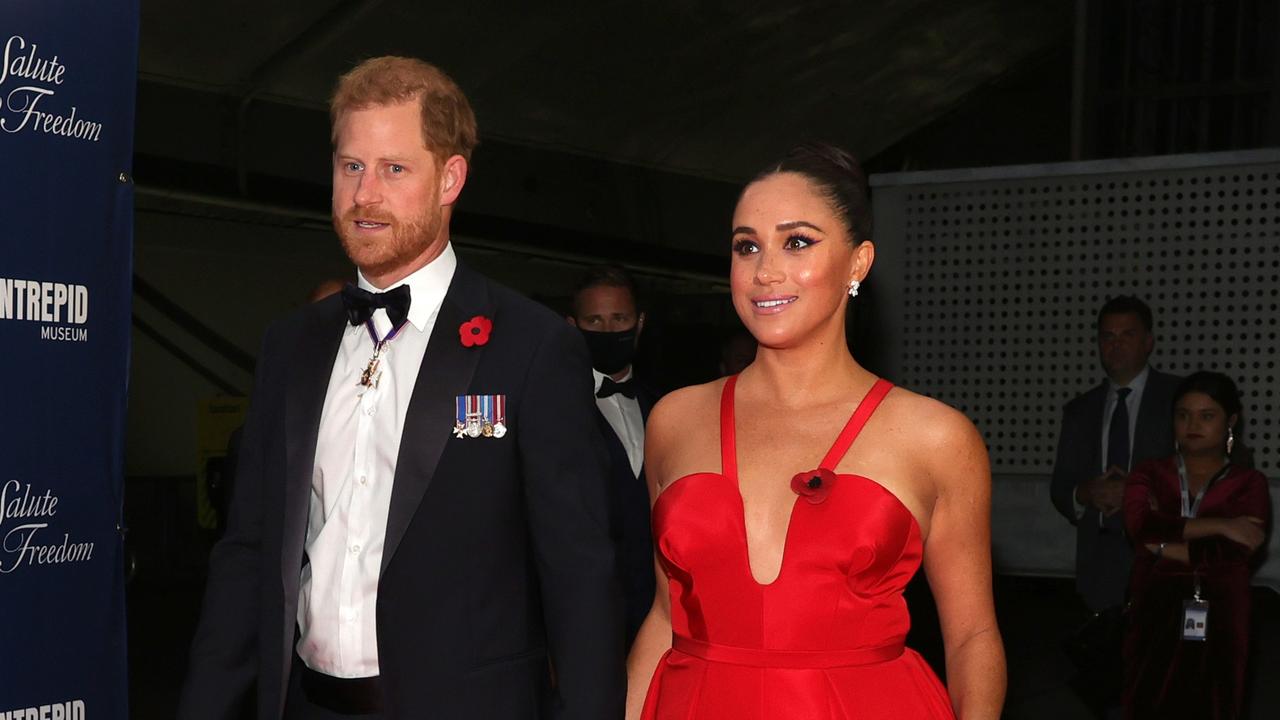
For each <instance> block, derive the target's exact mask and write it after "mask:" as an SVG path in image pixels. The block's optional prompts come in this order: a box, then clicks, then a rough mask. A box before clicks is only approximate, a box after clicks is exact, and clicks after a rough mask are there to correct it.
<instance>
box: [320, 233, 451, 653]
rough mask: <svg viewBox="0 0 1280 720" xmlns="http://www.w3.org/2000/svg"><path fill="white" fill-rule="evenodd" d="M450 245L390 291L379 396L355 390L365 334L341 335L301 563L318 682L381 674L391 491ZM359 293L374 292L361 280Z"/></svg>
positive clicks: (444, 283)
mask: <svg viewBox="0 0 1280 720" xmlns="http://www.w3.org/2000/svg"><path fill="white" fill-rule="evenodd" d="M457 265H458V261H457V256H456V255H454V252H453V247H452V245H446V246H445V249H444V252H443V253H441V255H440V256H439V257H437V258H436V259H435V260H432V261H431V262H430V263H428V264H427V265H426V266H425V267H422V268H420V269H418V270H416V271H415V272H414V273H413V274H411V275H409V276H408V277H407V278H405V279H404V280H402V281H400V282H398V283H395V284H394V285H392V286H391V287H392V288H393V287H397V286H399V285H408V286H409V288H410V304H409V316H408V321H407V322H406V323H405V324H404V326H403V327H402V328H401V329H400V332H399V333H398V334H397V335H396V336H395V337H394V338H392V339H391V340H390V342H388V343H387V346H386V348H385V349H384V351H383V355H382V359H381V362H380V364H379V370H380V371H381V376H380V377H379V379H378V383H377V387H374V388H368V389H366V388H364V387H361V386H360V385H359V383H358V381H359V379H360V374H361V372H362V371H363V370H364V369H365V366H366V365H367V364H368V362H369V359H370V358H371V357H372V356H373V351H374V343H373V339H372V338H371V337H370V335H369V331H368V329H367V328H366V327H365V326H364V325H361V326H359V327H351V326H348V327H347V328H346V331H345V332H344V333H343V336H342V344H341V345H340V347H339V348H338V354H337V357H336V358H335V359H334V362H333V371H332V373H331V374H330V376H329V389H328V392H327V393H326V395H325V400H324V410H323V411H322V413H321V415H320V433H319V436H318V438H317V442H316V456H315V467H314V469H313V471H312V478H311V500H310V510H309V513H308V518H307V537H306V545H305V548H306V554H307V558H308V559H309V561H310V562H309V564H307V566H306V567H304V568H303V569H302V576H301V583H300V586H299V592H298V626H299V628H300V629H301V631H302V634H301V638H300V639H299V641H298V656H299V657H301V658H302V661H303V662H305V663H306V664H307V667H309V668H311V669H312V670H315V671H317V672H321V673H324V674H326V675H331V676H334V677H342V678H356V677H369V676H371V675H377V674H378V635H377V618H376V613H375V609H376V607H377V601H378V576H379V574H380V572H381V567H382V553H383V542H384V540H385V537H386V533H387V514H388V512H389V511H390V508H391V484H392V480H393V479H394V478H395V472H396V458H397V455H398V453H399V451H400V433H401V431H402V430H403V428H404V418H405V412H406V411H407V410H408V407H409V398H410V397H411V396H412V394H413V386H414V383H415V382H416V381H417V378H418V368H419V366H420V365H421V364H422V357H423V353H424V352H426V349H427V340H428V339H429V338H430V337H431V330H432V328H433V327H434V326H435V323H436V317H437V316H438V315H439V313H440V306H441V304H442V303H443V302H444V296H445V293H446V291H447V290H448V289H449V282H450V281H451V280H452V279H453V273H454V269H455V268H457ZM359 286H360V287H361V288H363V289H365V290H371V291H378V290H390V289H391V288H375V287H373V285H371V284H370V283H369V281H368V280H366V279H365V277H364V275H360V276H359ZM372 320H373V324H374V326H375V330H376V331H377V333H378V337H379V338H385V337H386V334H387V333H388V332H390V331H391V321H390V320H389V319H388V318H387V312H386V310H382V309H378V310H376V311H374V314H373V318H372Z"/></svg>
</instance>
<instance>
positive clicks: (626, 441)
mask: <svg viewBox="0 0 1280 720" xmlns="http://www.w3.org/2000/svg"><path fill="white" fill-rule="evenodd" d="M569 323H570V324H571V325H573V326H575V327H577V328H578V330H580V331H581V332H582V336H583V337H584V338H585V339H586V341H587V349H588V351H589V352H590V353H591V375H592V377H593V378H594V380H595V387H596V408H597V410H598V412H597V416H596V420H597V423H598V424H599V426H600V431H601V433H602V434H603V436H604V438H605V444H606V446H607V447H608V449H609V470H610V472H609V481H608V482H609V493H610V497H611V512H610V516H611V519H612V527H613V541H614V546H615V547H616V549H617V554H618V567H619V571H620V573H621V577H622V587H623V594H624V598H623V599H624V607H625V611H626V625H627V643H628V644H630V642H631V640H632V639H633V638H634V637H635V635H636V632H637V631H638V630H639V629H640V624H641V623H642V622H644V618H645V615H647V614H648V612H649V607H650V606H651V605H652V604H653V593H654V575H653V573H654V566H653V539H652V533H651V531H650V526H649V490H648V485H647V484H646V483H645V478H644V424H645V422H646V421H647V420H648V419H649V410H650V409H652V408H653V404H654V402H655V401H656V399H657V398H656V397H655V396H654V394H653V393H652V392H650V391H649V390H648V389H647V388H645V387H644V385H643V384H641V383H640V381H638V380H637V379H636V377H635V375H634V372H633V371H632V367H631V363H632V360H633V359H634V358H635V352H636V347H637V343H638V342H639V340H640V333H641V332H642V331H643V330H644V313H643V312H640V311H639V310H638V307H637V304H636V286H635V281H634V280H633V279H632V277H631V275H630V274H629V273H628V272H627V271H626V270H625V269H623V268H621V267H617V266H612V265H605V266H597V267H593V268H590V269H589V270H588V271H587V273H586V275H585V276H584V277H583V279H582V281H581V282H580V283H579V285H578V287H577V290H576V291H575V292H574V294H573V315H572V316H570V317H569Z"/></svg>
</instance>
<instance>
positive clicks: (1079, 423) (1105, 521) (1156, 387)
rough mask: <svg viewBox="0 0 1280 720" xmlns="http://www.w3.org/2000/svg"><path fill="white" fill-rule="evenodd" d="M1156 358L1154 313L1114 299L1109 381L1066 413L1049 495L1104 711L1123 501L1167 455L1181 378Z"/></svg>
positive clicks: (1107, 346)
mask: <svg viewBox="0 0 1280 720" xmlns="http://www.w3.org/2000/svg"><path fill="white" fill-rule="evenodd" d="M1154 348H1155V335H1154V333H1153V332H1152V316H1151V309H1150V308H1149V307H1147V305H1146V303H1144V302H1142V301H1141V300H1139V299H1138V298H1135V297H1126V296H1121V297H1116V298H1112V299H1111V300H1109V301H1107V303H1106V304H1105V305H1103V307H1102V310H1100V311H1099V313H1098V356H1099V359H1100V361H1101V363H1102V369H1103V370H1104V371H1105V372H1106V375H1107V379H1106V380H1104V381H1103V382H1102V383H1101V384H1100V385H1098V386H1097V387H1095V388H1093V389H1092V390H1089V391H1088V392H1086V393H1084V394H1082V395H1079V396H1077V397H1076V398H1075V399H1073V400H1071V401H1070V402H1068V403H1067V404H1066V406H1065V407H1064V408H1063V412H1062V431H1061V433H1060V434H1059V436H1058V455H1057V460H1056V461H1055V462H1054V465H1053V480H1052V484H1051V487H1050V494H1051V496H1052V498H1053V504H1054V507H1056V508H1057V509H1058V512H1060V513H1062V515H1063V516H1064V517H1065V518H1066V519H1067V520H1068V521H1070V522H1071V523H1072V524H1073V525H1075V526H1076V589H1077V591H1078V592H1079V593H1080V596H1081V599H1083V601H1084V603H1085V605H1086V606H1087V607H1088V608H1089V610H1090V611H1091V612H1092V613H1095V614H1098V615H1100V616H1101V617H1103V618H1104V620H1103V621H1101V622H1100V623H1098V624H1099V625H1102V624H1106V625H1108V626H1114V629H1113V630H1108V631H1107V632H1106V633H1102V634H1105V635H1109V636H1111V637H1112V638H1113V639H1111V640H1107V641H1105V643H1104V644H1106V645H1108V646H1109V647H1110V649H1109V650H1107V654H1108V655H1114V657H1113V658H1111V659H1109V660H1108V663H1107V664H1108V665H1110V667H1108V668H1105V669H1104V668H1095V670H1097V671H1098V672H1097V673H1095V677H1094V679H1092V680H1090V681H1089V682H1090V683H1092V684H1094V685H1107V686H1108V687H1106V688H1105V689H1103V690H1101V691H1100V692H1098V693H1095V697H1102V699H1101V700H1100V702H1101V703H1102V704H1104V705H1106V704H1110V700H1111V699H1113V698H1112V696H1114V699H1115V700H1118V695H1116V693H1118V690H1119V681H1120V678H1119V667H1118V663H1119V646H1118V644H1117V642H1116V641H1115V638H1116V633H1118V628H1119V612H1120V608H1121V607H1122V606H1123V605H1124V602H1125V592H1126V589H1127V587H1128V582H1129V568H1130V565H1131V564H1132V561H1133V554H1132V551H1131V550H1130V547H1129V540H1128V538H1127V537H1125V532H1124V517H1123V513H1122V511H1121V507H1120V505H1121V500H1122V498H1123V495H1124V482H1125V477H1126V476H1127V475H1128V474H1129V470H1130V469H1131V468H1133V467H1134V466H1136V465H1138V464H1139V463H1141V462H1144V461H1146V460H1149V459H1152V458H1160V457H1168V456H1169V455H1171V454H1172V453H1173V423H1172V416H1173V393H1174V391H1175V390H1176V389H1177V384H1178V380H1179V379H1178V378H1177V377H1174V376H1172V375H1168V374H1166V373H1162V372H1160V371H1159V370H1156V369H1154V368H1152V367H1151V366H1150V365H1148V363H1147V361H1148V358H1149V357H1150V356H1151V351H1152V349H1154Z"/></svg>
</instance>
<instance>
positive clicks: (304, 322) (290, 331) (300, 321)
mask: <svg viewBox="0 0 1280 720" xmlns="http://www.w3.org/2000/svg"><path fill="white" fill-rule="evenodd" d="M344 318H345V315H344V312H343V310H342V298H341V297H340V296H339V295H337V294H334V295H330V296H329V297H327V298H325V299H323V300H319V301H317V302H313V303H307V304H305V305H302V306H301V307H298V308H294V309H293V310H290V311H289V312H287V313H285V314H284V315H281V316H280V317H277V318H276V319H275V320H273V321H272V322H271V323H270V324H269V325H268V326H267V331H266V335H265V336H264V337H265V339H264V340H263V344H264V346H267V349H270V347H274V346H281V345H283V346H286V347H287V346H289V345H291V344H293V343H296V342H297V341H298V339H299V338H302V337H305V336H306V335H307V334H308V333H314V332H321V331H323V330H326V329H332V326H333V325H334V324H335V323H339V322H342V321H344Z"/></svg>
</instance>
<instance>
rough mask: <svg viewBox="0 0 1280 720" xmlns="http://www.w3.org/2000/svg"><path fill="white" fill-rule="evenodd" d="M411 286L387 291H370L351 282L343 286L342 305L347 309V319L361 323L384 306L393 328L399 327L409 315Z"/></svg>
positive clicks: (356, 323)
mask: <svg viewBox="0 0 1280 720" xmlns="http://www.w3.org/2000/svg"><path fill="white" fill-rule="evenodd" d="M409 299H410V298H409V286H408V285H401V286H400V287H397V288H394V289H391V290H388V291H386V292H369V291H368V290H364V289H362V288H358V287H356V286H355V285H352V284H350V283H348V284H347V286H346V287H344V288H342V305H343V306H344V307H346V309H347V319H348V320H350V321H351V324H352V325H361V324H363V323H365V322H367V321H368V320H369V318H370V317H372V316H373V311H374V310H377V309H378V308H382V309H384V310H386V311H387V319H388V320H390V321H391V327H392V328H398V327H400V325H401V324H403V323H404V321H405V319H406V318H408V317H409Z"/></svg>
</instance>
